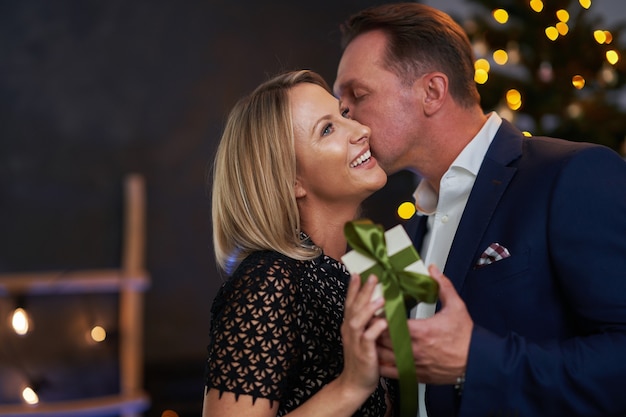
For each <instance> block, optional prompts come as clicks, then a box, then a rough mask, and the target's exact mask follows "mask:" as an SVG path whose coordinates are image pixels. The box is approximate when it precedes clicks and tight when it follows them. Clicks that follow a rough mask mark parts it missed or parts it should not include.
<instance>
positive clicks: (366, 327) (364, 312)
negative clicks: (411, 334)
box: [339, 274, 387, 401]
mask: <svg viewBox="0 0 626 417" xmlns="http://www.w3.org/2000/svg"><path fill="white" fill-rule="evenodd" d="M377 282H378V280H377V279H376V277H375V276H374V275H371V276H370V277H369V278H368V280H367V282H366V283H365V284H363V285H361V278H360V277H359V276H358V275H356V274H353V275H352V276H351V279H350V286H349V287H348V292H347V295H346V303H345V312H344V320H343V324H342V326H341V336H342V340H343V352H344V368H343V372H342V373H341V375H340V376H339V380H341V383H342V384H345V388H346V389H348V390H349V391H350V392H354V393H355V394H356V395H359V396H362V398H363V401H365V399H367V397H368V396H369V395H370V394H371V393H372V392H373V391H374V390H375V389H376V387H377V386H378V383H379V380H380V374H379V371H378V357H377V353H376V339H378V337H379V336H380V335H381V333H382V332H383V331H384V330H385V329H387V321H386V320H384V319H380V318H375V313H376V311H377V310H378V309H380V308H381V307H382V306H383V305H384V299H383V298H382V297H377V298H375V299H374V300H372V294H373V293H374V289H375V287H376V284H377Z"/></svg>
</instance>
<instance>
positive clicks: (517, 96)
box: [506, 88, 522, 110]
mask: <svg viewBox="0 0 626 417" xmlns="http://www.w3.org/2000/svg"><path fill="white" fill-rule="evenodd" d="M506 104H507V106H509V108H510V109H511V110H519V108H520V107H522V94H521V93H520V92H519V91H518V90H516V89H514V88H511V89H510V90H509V91H507V92H506Z"/></svg>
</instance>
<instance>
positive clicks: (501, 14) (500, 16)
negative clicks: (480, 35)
mask: <svg viewBox="0 0 626 417" xmlns="http://www.w3.org/2000/svg"><path fill="white" fill-rule="evenodd" d="M491 15H492V16H493V18H494V19H495V20H496V22H498V23H500V24H502V25H503V24H505V23H506V22H508V21H509V13H508V12H507V11H506V10H504V9H495V10H494V11H493V12H491Z"/></svg>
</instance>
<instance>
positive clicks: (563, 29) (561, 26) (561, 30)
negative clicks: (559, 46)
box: [556, 22, 569, 36]
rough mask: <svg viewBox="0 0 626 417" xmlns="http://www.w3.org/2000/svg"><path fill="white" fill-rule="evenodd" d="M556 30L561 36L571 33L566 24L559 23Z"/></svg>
mask: <svg viewBox="0 0 626 417" xmlns="http://www.w3.org/2000/svg"><path fill="white" fill-rule="evenodd" d="M556 30H557V31H558V32H559V35H561V36H565V35H567V32H569V26H567V23H565V22H559V23H557V24H556Z"/></svg>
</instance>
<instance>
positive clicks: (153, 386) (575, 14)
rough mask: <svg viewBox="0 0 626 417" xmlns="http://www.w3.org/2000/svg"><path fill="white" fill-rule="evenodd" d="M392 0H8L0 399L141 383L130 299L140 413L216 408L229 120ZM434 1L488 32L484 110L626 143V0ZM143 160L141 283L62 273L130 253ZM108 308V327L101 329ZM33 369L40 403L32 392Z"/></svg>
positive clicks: (394, 190) (322, 58)
mask: <svg viewBox="0 0 626 417" xmlns="http://www.w3.org/2000/svg"><path fill="white" fill-rule="evenodd" d="M382 3H389V2H388V1H387V2H385V1H375V0H342V1H331V0H318V1H316V2H293V1H286V0H283V1H281V0H272V1H271V2H259V1H225V0H204V1H199V0H198V1H192V0H189V1H183V2H181V1H171V0H167V1H166V0H134V1H121V0H107V1H104V0H88V1H78V0H76V1H71V0H56V1H48V0H24V1H19V2H15V1H9V0H0V415H3V414H4V415H8V414H9V413H8V411H6V410H13V411H12V412H15V413H16V414H18V415H19V413H20V412H30V413H32V412H34V411H36V410H37V409H38V408H37V407H42V404H46V403H64V402H69V403H73V402H75V401H76V400H81V399H85V398H107V397H110V396H115V395H116V394H117V393H119V392H120V391H123V390H124V387H123V385H124V383H123V382H120V378H121V375H120V373H123V371H121V370H120V369H121V368H120V362H123V361H124V359H123V356H124V354H123V352H122V350H121V349H120V344H123V343H124V337H125V336H124V333H123V332H122V331H121V330H120V326H121V324H120V321H123V320H120V314H122V313H121V312H122V311H127V310H124V308H123V307H124V306H125V305H126V306H127V307H128V305H131V308H130V311H131V312H132V310H133V308H132V306H139V310H140V311H141V312H142V314H143V317H141V315H139V316H138V315H137V314H134V315H132V314H131V313H129V314H131V315H132V317H134V318H135V319H137V323H139V327H136V328H135V329H136V332H138V333H139V335H140V337H139V339H138V340H137V341H136V342H137V343H139V346H140V347H141V349H140V350H141V351H140V352H135V353H137V354H138V356H134V357H135V358H139V359H138V360H139V361H140V362H141V363H140V366H139V370H138V371H137V372H139V374H138V375H135V377H137V378H138V380H140V385H141V387H140V388H141V389H142V390H144V391H145V393H146V397H149V401H147V402H146V401H139V404H136V405H137V407H136V410H135V411H131V413H132V412H136V413H142V415H145V416H163V417H172V416H176V415H177V416H198V415H200V410H201V403H202V392H203V381H202V376H203V371H204V359H205V353H206V348H205V346H206V343H207V342H208V330H209V328H208V326H209V320H210V313H209V310H210V305H211V301H212V299H213V296H214V295H215V293H216V291H217V288H218V287H219V286H220V284H221V282H222V279H223V277H222V276H221V275H220V274H219V272H218V271H217V268H216V267H215V264H214V262H213V253H212V247H211V224H210V214H211V213H210V195H209V191H208V188H207V186H208V184H209V177H208V175H209V172H210V168H211V161H212V157H213V153H214V150H215V148H216V145H217V141H218V139H219V137H220V134H221V130H222V127H223V123H224V121H225V117H226V115H227V113H228V111H229V110H230V108H231V106H232V105H233V104H234V103H235V102H236V100H237V99H238V98H239V97H241V96H242V95H244V94H246V93H248V92H249V91H250V90H251V89H252V88H254V87H255V86H256V85H257V84H259V83H260V82H261V81H263V80H265V79H266V78H267V77H268V76H270V75H273V74H275V73H276V72H278V71H281V70H285V69H295V68H309V69H313V70H315V71H317V72H319V73H321V74H322V75H323V76H324V77H325V78H326V79H327V80H328V81H329V82H330V83H331V84H332V82H333V81H334V76H335V68H336V65H337V63H338V60H339V57H340V54H341V51H340V48H339V30H338V26H339V24H340V23H341V22H342V21H343V20H344V19H345V18H346V17H347V16H349V15H350V14H352V13H353V12H356V11H358V10H360V9H362V8H364V7H367V6H370V5H375V4H382ZM425 3H429V4H431V5H434V6H435V7H438V8H440V9H442V10H444V11H447V12H449V13H450V14H451V15H452V16H453V17H454V18H455V19H456V20H457V21H458V22H459V23H461V24H462V25H463V27H464V28H465V29H466V31H467V32H468V34H469V35H470V38H471V40H472V43H473V44H474V47H475V52H476V55H477V58H482V61H481V62H482V64H483V66H482V67H479V66H478V65H477V78H476V81H477V83H479V89H480V91H481V94H482V97H483V105H484V108H485V110H486V111H488V110H494V109H495V110H498V111H499V112H500V113H501V114H502V115H504V116H505V117H506V118H508V119H510V120H512V121H513V122H514V123H516V124H517V125H518V127H520V128H521V129H522V130H524V131H527V132H529V134H547V135H552V136H558V137H564V138H566V139H570V140H578V141H589V142H597V143H602V144H604V145H606V146H609V147H611V148H613V149H615V150H616V151H617V152H620V153H622V154H624V153H625V152H626V151H624V138H625V136H626V114H625V113H626V92H625V89H624V83H625V82H626V71H625V68H626V66H625V63H624V59H626V58H624V44H625V42H626V39H624V34H623V28H624V25H625V22H626V10H625V9H624V7H623V2H622V0H593V1H584V0H581V1H580V2H579V1H570V0H558V1H549V2H548V1H546V3H545V4H543V3H541V2H540V1H538V0H533V1H531V2H529V1H527V0H493V1H488V0H483V1H476V0H445V1H444V0H439V1H435V0H431V1H427V2H425ZM540 4H541V5H540ZM496 9H503V10H505V11H506V12H507V13H506V16H503V14H502V13H492V12H493V11H494V10H496ZM559 11H561V12H559ZM562 11H565V12H567V13H566V14H564V13H563V12H562ZM557 12H558V13H557ZM547 28H552V29H547ZM554 31H556V33H555V32H554ZM130 174H139V176H140V177H139V178H141V180H142V183H143V184H144V186H145V189H144V191H145V200H144V203H145V211H144V213H145V218H144V224H145V230H140V232H141V236H143V238H144V239H145V258H143V261H142V264H141V268H142V271H141V272H142V273H143V278H144V280H143V281H142V280H139V281H140V282H139V284H137V288H138V293H140V294H141V298H140V300H139V301H137V303H133V302H132V300H131V302H130V304H125V303H127V302H128V300H127V301H121V298H122V297H120V295H119V294H118V291H117V290H115V289H114V290H112V289H111V288H110V286H109V284H106V283H105V284H102V285H100V286H98V285H96V286H95V287H97V288H98V290H97V291H91V290H90V289H93V288H94V286H90V284H89V283H87V284H84V283H83V284H80V285H78V286H76V285H75V286H74V287H72V288H74V289H73V290H72V289H68V288H69V287H67V286H66V287H63V285H66V284H64V283H66V280H68V279H69V281H70V282H74V281H71V279H70V278H71V277H72V276H74V275H73V274H76V273H80V272H81V271H91V270H100V269H117V268H120V266H124V265H126V261H127V260H126V257H125V255H124V254H125V250H126V249H127V247H126V244H125V242H127V236H126V235H125V229H124V227H125V226H124V225H125V222H126V221H127V219H128V212H127V211H125V210H126V209H125V207H126V206H125V204H127V202H128V198H127V195H126V194H125V189H124V184H125V181H126V179H127V177H128V176H129V175H130ZM135 178H136V177H135ZM415 184H416V178H415V177H414V176H413V175H412V174H410V173H406V172H403V173H399V174H396V175H394V176H393V177H392V178H391V179H390V181H389V184H388V185H387V186H386V187H385V188H384V189H383V190H381V191H380V192H379V193H377V194H375V195H374V196H372V197H371V198H370V199H369V200H368V201H367V202H366V204H365V214H366V215H367V216H368V217H371V218H372V219H374V220H375V221H377V222H379V223H383V224H384V225H385V226H387V227H389V226H392V225H394V224H396V223H398V222H400V221H402V219H401V218H400V216H399V214H398V213H397V208H398V206H399V204H400V203H402V202H404V201H410V196H411V194H412V192H413V190H414V187H415ZM411 214H412V213H409V214H408V215H409V216H410V215H411ZM34 273H40V274H43V275H41V276H43V277H44V278H43V281H42V282H43V284H42V283H39V281H37V280H34V281H33V280H31V279H30V278H29V277H30V276H31V275H29V274H34ZM87 275H89V274H87ZM20 280H21V281H22V284H23V285H22V284H20V283H19V282H18V281H20ZM81 282H82V281H81ZM107 282H108V281H107ZM51 283H52V284H51ZM60 283H61V284H63V285H60ZM38 285H39V287H41V288H43V287H45V288H46V289H41V288H39V287H38ZM77 287H80V288H81V289H79V290H77V289H76V288H77ZM37 288H39V290H37ZM85 288H86V289H85ZM16 307H23V308H24V309H25V310H26V311H28V313H29V317H30V319H29V320H30V321H29V323H30V324H31V329H30V330H29V332H28V333H27V334H25V335H18V334H16V333H15V331H14V329H13V328H12V327H11V324H10V323H9V316H10V315H11V314H12V313H13V312H14V310H15V308H16ZM135 313H136V311H135ZM124 314H126V313H124ZM5 318H6V319H5ZM96 325H97V326H100V327H101V328H102V329H103V330H105V331H106V338H104V339H102V340H101V341H95V340H96V339H95V338H94V337H91V338H87V339H85V338H84V337H83V336H84V333H85V332H87V331H90V330H91V329H93V328H94V326H96ZM78 334H80V335H81V336H80V337H77V335H78ZM79 339H80V340H79ZM141 339H143V345H141V342H142V340H141ZM131 350H132V349H131ZM121 352H122V353H121ZM122 379H123V378H122ZM28 386H30V387H31V388H32V390H33V392H36V393H37V395H38V397H39V401H40V404H39V405H32V406H23V405H22V404H23V403H24V402H25V401H26V400H25V399H24V398H23V392H24V391H23V388H24V387H28ZM2 407H5V408H2ZM9 407H12V408H9ZM24 407H25V408H24ZM3 410H5V412H3ZM99 410H100V411H99V413H100V414H98V415H111V416H113V415H119V414H120V413H119V412H117V411H112V410H109V409H106V407H101V408H100V409H99ZM103 410H104V411H103ZM59 413H60V414H58V415H64V414H63V412H62V411H59ZM94 413H96V412H95V411H94V412H93V413H91V414H90V412H89V411H85V413H84V415H96V414H94ZM29 415H30V414H29ZM48 415H53V414H52V412H51V413H49V414H48ZM125 415H129V414H125Z"/></svg>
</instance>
